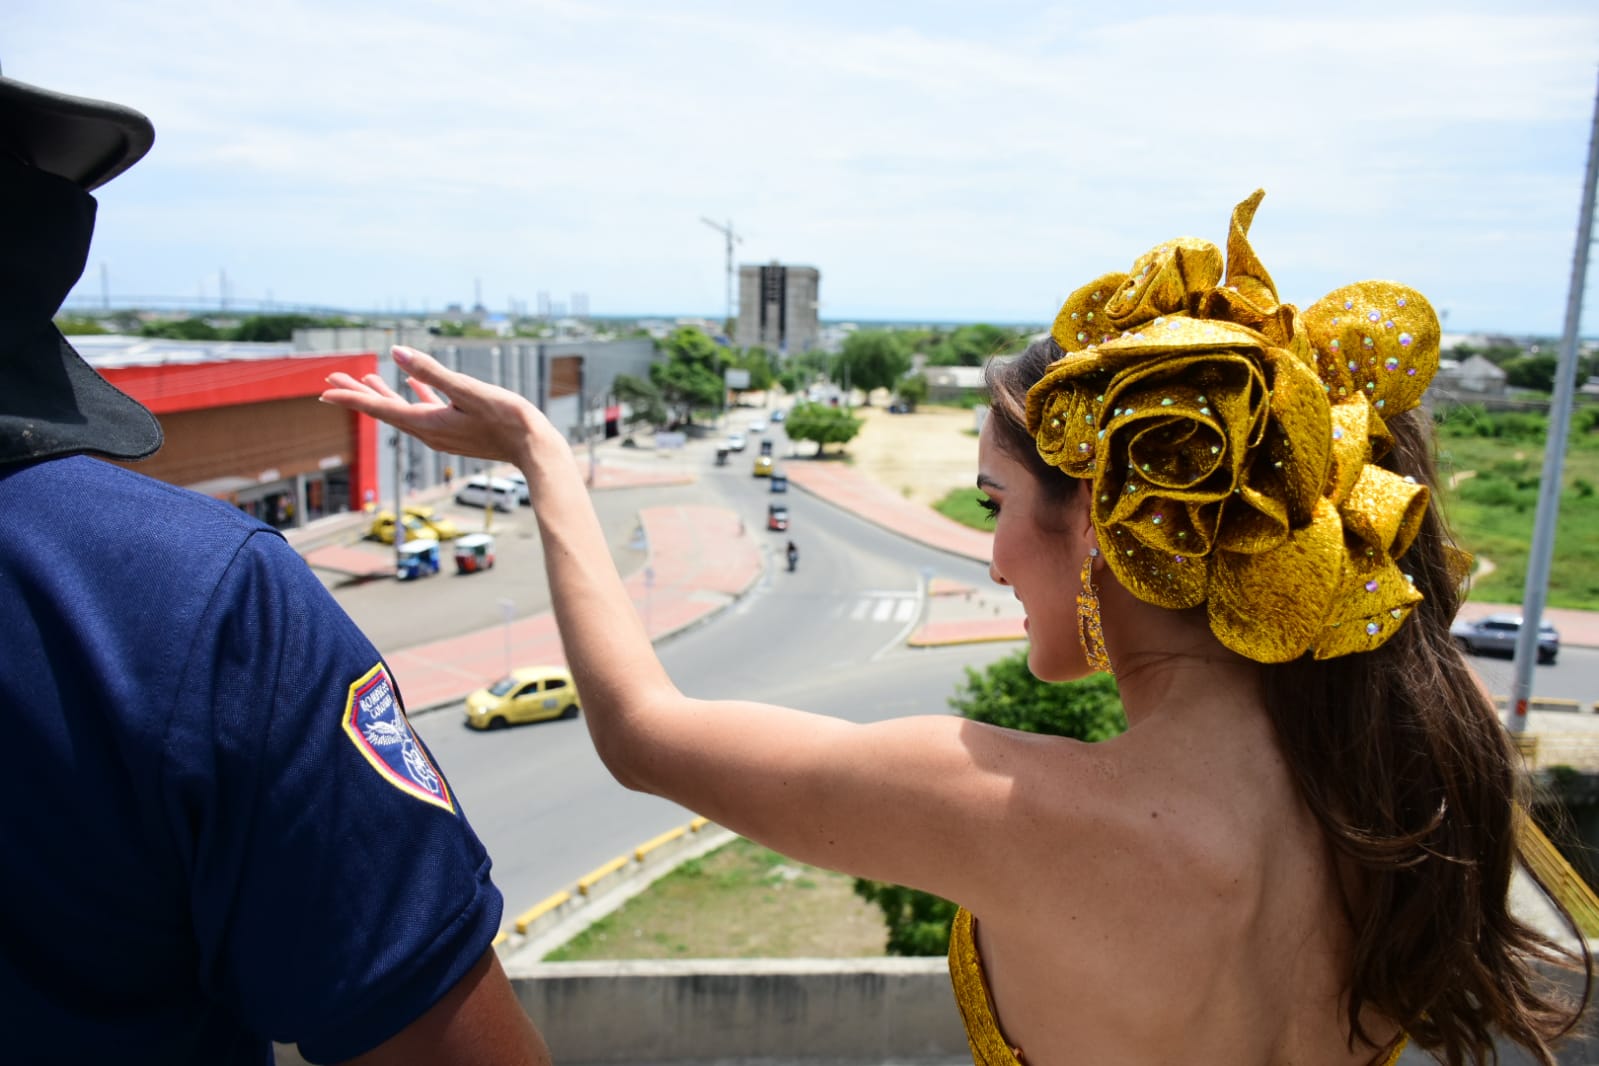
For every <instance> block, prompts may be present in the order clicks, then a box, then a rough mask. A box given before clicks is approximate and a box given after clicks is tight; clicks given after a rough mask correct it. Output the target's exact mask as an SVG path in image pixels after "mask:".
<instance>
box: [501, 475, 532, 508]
mask: <svg viewBox="0 0 1599 1066" xmlns="http://www.w3.org/2000/svg"><path fill="white" fill-rule="evenodd" d="M505 480H506V481H509V482H510V483H511V484H512V485H515V486H516V502H517V503H519V504H521V505H522V506H523V507H531V506H533V497H532V496H530V495H529V494H528V491H527V478H525V477H523V476H522V472H521V471H520V470H518V471H516V472H515V473H513V474H506V475H505Z"/></svg>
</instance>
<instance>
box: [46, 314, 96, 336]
mask: <svg viewBox="0 0 1599 1066" xmlns="http://www.w3.org/2000/svg"><path fill="white" fill-rule="evenodd" d="M56 329H59V330H60V331H61V332H62V334H63V335H64V336H68V337H88V336H91V335H93V334H97V333H105V332H107V331H106V328H105V327H104V326H102V325H101V324H100V323H99V322H98V321H96V320H95V319H92V318H88V317H86V316H84V315H57V316H56Z"/></svg>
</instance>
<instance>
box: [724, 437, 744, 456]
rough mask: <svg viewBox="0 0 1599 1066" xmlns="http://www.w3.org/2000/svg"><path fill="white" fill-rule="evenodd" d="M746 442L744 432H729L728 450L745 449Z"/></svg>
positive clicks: (738, 450)
mask: <svg viewBox="0 0 1599 1066" xmlns="http://www.w3.org/2000/svg"><path fill="white" fill-rule="evenodd" d="M744 443H745V442H744V434H742V433H729V434H728V435H727V450H728V451H730V452H741V451H743V450H744Z"/></svg>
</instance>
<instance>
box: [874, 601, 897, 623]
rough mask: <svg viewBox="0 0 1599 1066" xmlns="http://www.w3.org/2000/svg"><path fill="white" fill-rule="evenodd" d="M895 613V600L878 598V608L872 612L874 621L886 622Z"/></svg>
mask: <svg viewBox="0 0 1599 1066" xmlns="http://www.w3.org/2000/svg"><path fill="white" fill-rule="evenodd" d="M893 613H894V601H893V600H878V601H877V609H876V610H874V611H873V612H872V621H874V622H886V621H888V616H889V615H891V614H893Z"/></svg>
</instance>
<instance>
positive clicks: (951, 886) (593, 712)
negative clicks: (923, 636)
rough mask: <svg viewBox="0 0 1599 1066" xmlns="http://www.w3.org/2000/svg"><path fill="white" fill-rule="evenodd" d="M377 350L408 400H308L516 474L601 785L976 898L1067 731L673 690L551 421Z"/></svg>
mask: <svg viewBox="0 0 1599 1066" xmlns="http://www.w3.org/2000/svg"><path fill="white" fill-rule="evenodd" d="M395 359H396V361H397V362H398V363H399V365H400V366H401V367H402V368H404V369H405V370H407V371H408V372H409V374H410V380H411V385H412V387H413V388H414V389H415V390H416V393H417V395H418V397H419V399H418V400H417V401H416V402H411V401H407V400H406V399H404V398H403V397H401V396H399V395H398V394H397V393H395V392H394V390H393V389H391V388H389V387H388V386H387V385H386V384H384V383H383V381H382V380H381V379H380V378H378V377H376V376H375V375H374V376H370V377H368V378H367V379H366V380H365V381H364V382H361V381H356V380H354V379H353V378H350V377H349V376H348V375H342V374H335V375H334V376H333V377H331V378H330V379H329V385H330V388H329V389H328V390H327V391H326V392H325V393H324V394H323V399H324V400H325V401H327V402H330V403H335V404H338V405H340V406H343V407H347V408H351V409H353V410H357V411H362V412H364V413H366V414H369V415H372V416H373V417H375V418H379V419H382V420H383V421H385V422H388V423H389V424H391V425H393V426H395V427H396V428H398V429H401V430H404V431H405V432H407V433H410V434H412V435H414V436H416V437H418V438H419V439H421V440H422V441H423V442H424V443H426V444H428V445H429V446H430V447H433V448H435V449H437V450H440V451H445V452H451V453H455V454H464V455H473V456H478V457H481V458H486V459H497V460H504V461H509V462H512V463H515V464H516V465H517V466H518V467H520V468H521V470H522V471H523V473H524V474H525V475H526V477H527V482H528V491H529V494H530V497H531V502H532V504H533V511H534V514H535V515H536V516H537V520H538V524H539V532H540V536H541V538H542V541H543V544H544V553H545V565H546V567H547V568H548V573H549V582H550V593H551V598H552V601H553V603H554V607H555V616H556V622H557V624H558V626H559V628H560V634H561V641H562V643H563V645H564V647H565V651H566V655H567V658H568V662H569V665H570V666H571V669H572V673H573V675H574V678H575V679H576V681H577V685H578V689H579V691H580V692H581V693H582V700H583V707H584V711H585V719H586V721H587V722H588V727H589V731H590V734H591V735H592V737H593V740H594V744H595V747H596V748H597V749H598V751H599V754H600V756H601V758H602V759H603V760H604V762H605V764H606V766H607V767H608V768H609V769H610V771H611V772H612V774H614V775H615V776H616V778H617V780H618V781H620V782H621V783H622V784H624V785H626V786H628V787H629V788H634V789H639V790H643V791H648V792H652V793H656V794H658V795H662V796H665V797H667V798H669V799H672V800H674V801H676V802H678V803H681V804H683V805H684V806H686V807H688V808H690V809H692V810H694V811H697V812H699V813H701V814H703V815H705V816H706V817H709V818H712V819H714V820H715V821H717V822H718V823H720V824H722V825H726V826H728V827H729V828H731V829H733V830H735V831H737V832H739V833H742V834H745V835H747V836H749V837H751V838H753V839H756V840H759V841H761V842H762V843H764V844H767V845H769V846H771V847H773V848H776V849H777V850H779V851H782V852H784V853H786V854H789V855H791V856H793V857H795V858H798V859H801V860H803V861H807V862H813V863H816V864H818V865H823V866H828V867H831V868H834V869H839V870H844V871H846V872H850V873H854V874H858V875H861V876H870V877H875V878H881V879H884V880H892V881H897V882H900V883H904V884H911V885H914V886H916V887H920V888H925V889H927V890H929V891H934V892H939V893H941V894H944V895H946V896H950V897H952V898H958V899H963V900H972V899H973V897H974V895H977V894H980V885H978V884H977V876H976V874H977V871H980V870H982V869H984V868H985V867H986V866H987V864H986V863H985V862H984V861H983V859H984V856H983V855H981V851H982V850H983V849H985V848H987V847H993V848H996V849H997V848H999V847H1000V846H1001V845H1000V836H1001V834H1000V833H999V832H998V830H999V827H1000V825H1001V822H1002V820H1003V819H1004V817H1005V815H1006V808H1007V806H1008V805H1009V804H1011V803H1013V802H1015V801H1016V797H1017V795H1018V793H1021V794H1026V792H1027V791H1028V790H1029V788H1032V789H1036V788H1038V787H1041V786H1042V785H1043V783H1042V782H1029V783H1019V782H1018V780H1017V777H1018V776H1019V775H1023V774H1025V773H1026V772H1027V771H1026V769H1025V768H1026V767H1027V766H1029V765H1032V766H1036V765H1038V764H1039V762H1040V760H1038V759H1030V758H1028V757H1027V753H1028V752H1030V751H1031V750H1033V749H1035V748H1036V747H1037V746H1039V745H1050V746H1054V745H1071V742H1069V741H1061V740H1059V739H1058V738H1043V737H1034V736H1027V735H1022V734H1013V733H1010V732H1008V731H1004V730H997V729H992V728H989V727H985V726H980V725H976V724H974V723H970V722H966V721H964V720H962V719H959V718H955V717H951V716H948V715H939V716H930V717H923V718H911V719H897V720H890V721H886V722H880V723H874V724H870V725H858V724H854V723H850V722H846V721H843V720H841V719H837V718H832V717H829V716H825V715H816V714H809V713H805V712H802V711H796V710H791V709H788V708H782V707H774V706H769V705H764V704H756V703H747V702H739V701H709V700H699V699H692V698H689V697H686V696H684V695H683V694H682V693H680V692H679V691H678V689H677V687H676V686H675V685H674V684H673V683H672V681H671V679H670V678H669V677H668V676H667V674H666V671H665V669H664V668H663V667H662V666H661V663H660V660H659V659H658V658H657V657H656V655H655V650H654V648H653V646H652V645H651V644H650V641H649V638H648V636H647V634H646V632H645V630H644V627H643V625H642V623H641V621H640V619H639V617H638V613H637V611H636V610H635V609H634V607H633V604H632V601H631V600H630V598H629V597H628V595H627V592H626V589H625V587H624V585H623V583H622V580H621V577H620V576H619V575H618V573H617V571H616V567H615V564H614V563H613V562H612V560H611V556H610V553H609V551H608V549H607V547H606V542H605V538H604V536H603V535H602V532H601V528H600V525H599V521H598V519H597V518H596V516H595V514H594V509H593V507H592V505H591V503H590V500H589V497H588V491H587V488H586V487H585V485H584V483H583V480H582V477H581V476H580V474H579V471H578V467H577V463H576V461H575V459H574V457H573V455H572V452H571V449H570V448H569V447H568V446H567V443H566V441H565V440H564V439H563V438H562V437H561V435H560V433H559V432H558V431H557V430H556V429H555V428H554V427H553V426H552V425H551V424H550V423H549V421H548V420H547V419H545V418H544V416H543V415H542V414H541V413H540V412H539V411H538V410H537V409H536V408H535V407H534V406H533V405H532V404H531V403H529V402H528V401H527V400H526V399H524V398H523V397H520V396H517V395H516V394H514V393H511V392H509V391H507V390H505V389H501V388H498V387H496V386H493V385H489V384H487V383H485V382H482V381H479V380H477V379H475V378H472V377H470V376H467V375H464V374H457V373H454V372H451V371H449V370H446V369H445V368H444V367H442V366H440V365H439V364H438V363H437V362H436V361H434V360H433V359H432V358H430V357H429V356H427V355H424V354H423V353H421V352H417V351H413V350H410V349H405V348H397V349H395ZM446 397H447V398H446ZM1055 765H1056V768H1057V772H1058V768H1059V764H1058V763H1056V764H1055ZM1054 787H1056V788H1058V787H1059V780H1058V778H1057V779H1056V782H1055V784H1054ZM1034 794H1035V795H1036V794H1037V793H1036V791H1035V792H1034ZM974 852H975V853H974ZM968 880H970V882H971V883H967V882H968Z"/></svg>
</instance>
